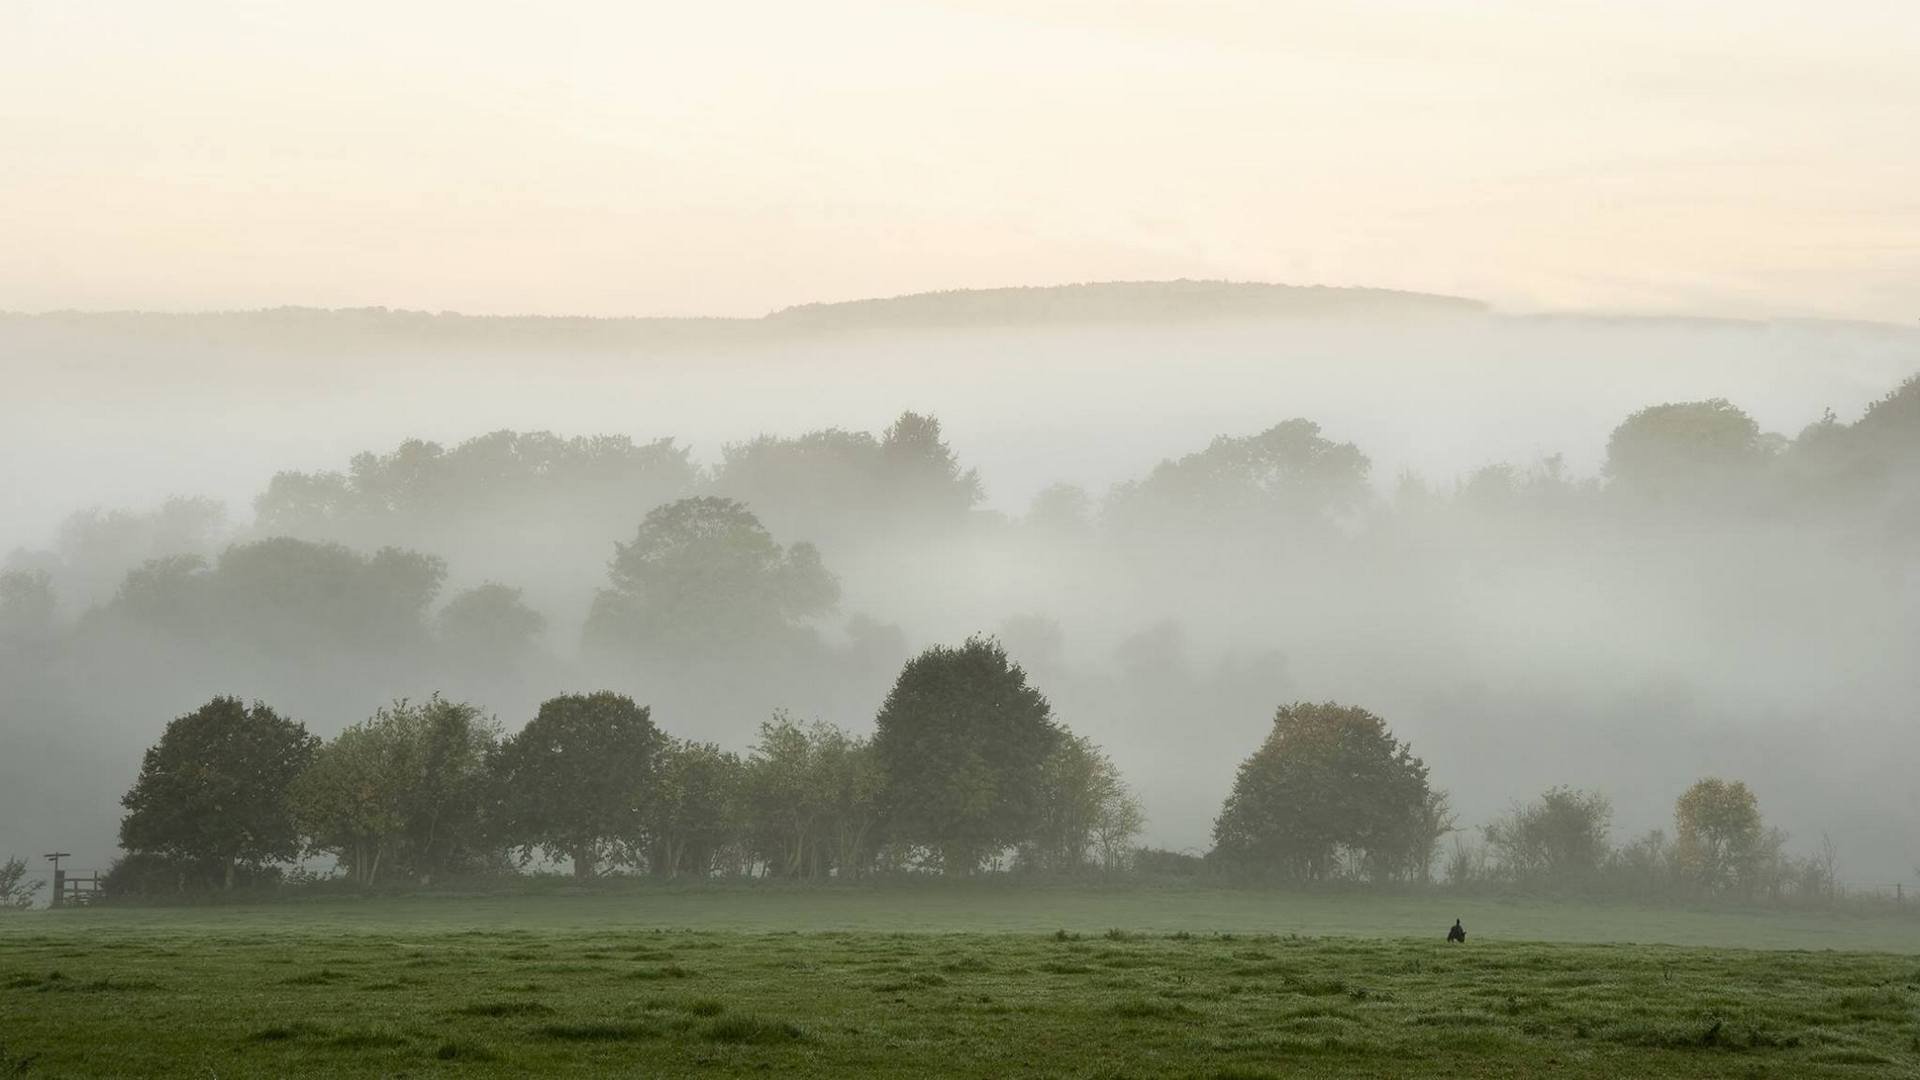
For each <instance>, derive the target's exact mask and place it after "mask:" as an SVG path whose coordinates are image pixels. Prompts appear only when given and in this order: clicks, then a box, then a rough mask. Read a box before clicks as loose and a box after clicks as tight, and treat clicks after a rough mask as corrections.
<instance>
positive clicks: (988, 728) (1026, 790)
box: [873, 637, 1062, 874]
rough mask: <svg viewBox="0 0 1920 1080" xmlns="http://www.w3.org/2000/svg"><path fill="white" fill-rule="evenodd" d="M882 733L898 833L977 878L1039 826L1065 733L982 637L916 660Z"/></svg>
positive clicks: (889, 706) (889, 703) (882, 718)
mask: <svg viewBox="0 0 1920 1080" xmlns="http://www.w3.org/2000/svg"><path fill="white" fill-rule="evenodd" d="M876 729H877V730H876V731H875V734H874V738H873V749H874V753H875V755H876V756H877V757H878V759H879V761H880V764H881V767H882V769H883V770H884V772H885V775H886V778H887V786H886V789H885V794H884V796H883V805H884V806H885V808H886V811H887V820H888V828H889V830H890V835H891V836H892V837H893V838H894V839H898V840H903V841H905V842H907V843H913V844H923V845H925V846H927V847H929V848H932V849H933V850H935V851H937V852H938V853H939V855H940V862H941V866H942V869H943V870H944V871H945V872H946V873H949V874H970V873H972V872H973V871H974V870H976V869H977V868H978V867H979V865H980V861H981V860H982V859H983V858H985V857H986V856H988V855H991V854H993V853H994V852H997V851H1000V850H1002V849H1004V848H1006V847H1008V846H1009V845H1012V844H1016V843H1019V842H1020V841H1022V840H1025V839H1027V838H1028V837H1030V836H1031V835H1032V833H1033V830H1034V829H1035V827H1036V826H1037V825H1038V824H1039V822H1040V818H1041V813H1042V804H1043V794H1044V788H1045V762H1046V760H1047V757H1048V755H1049V754H1051V753H1052V752H1053V750H1054V747H1055V746H1057V745H1058V744H1059V742H1060V739H1061V738H1062V732H1061V729H1060V727H1059V725H1057V724H1055V723H1054V720H1053V709H1052V707H1051V706H1050V705H1048V703H1047V699H1046V697H1045V696H1044V695H1042V694H1041V693H1040V691H1038V690H1036V689H1034V688H1033V687H1031V686H1028V685H1027V674H1026V672H1025V671H1023V670H1021V668H1020V665H1018V664H1016V663H1013V662H1012V661H1011V660H1009V659H1008V658H1007V653H1006V650H1005V649H1003V648H1001V646H1000V643H999V642H997V641H994V640H993V639H991V638H982V637H972V638H968V639H967V642H966V644H964V645H962V646H960V647H959V648H957V649H955V648H948V647H945V646H936V647H934V648H931V649H928V650H927V651H926V652H923V653H921V654H920V655H919V656H917V657H914V658H913V659H912V660H909V661H907V665H906V667H905V668H903V669H901V672H900V677H899V679H898V680H897V681H896V682H895V683H894V684H893V690H892V691H891V692H889V693H888V694H887V699H886V701H885V703H884V704H882V705H881V707H880V715H879V717H878V718H877V720H876Z"/></svg>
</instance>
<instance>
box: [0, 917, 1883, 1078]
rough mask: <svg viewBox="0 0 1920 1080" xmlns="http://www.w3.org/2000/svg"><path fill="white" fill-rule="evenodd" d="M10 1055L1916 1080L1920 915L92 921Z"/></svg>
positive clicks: (247, 1063) (484, 1067)
mask: <svg viewBox="0 0 1920 1080" xmlns="http://www.w3.org/2000/svg"><path fill="white" fill-rule="evenodd" d="M1455 916H1458V917H1460V918H1462V919H1463V920H1464V922H1465V924H1466V926H1467V928H1468V931H1469V933H1470V934H1471V938H1470V940H1469V942H1468V943H1467V945H1465V946H1448V945H1446V944H1445V943H1444V942H1442V941H1441V935H1442V934H1443V933H1444V931H1445V928H1446V927H1447V925H1448V924H1450V923H1451V921H1452V919H1453V918H1454V917H1455ZM0 1044H3V1046H0V1055H4V1056H0V1076H5V1075H13V1074H14V1073H13V1072H10V1071H9V1070H17V1071H18V1074H20V1075H27V1076H37V1075H45V1076H128V1077H133V1076H195V1077H237V1076H430V1075H450V1076H452V1075H464V1076H475V1077H481V1076H520V1075H525V1074H528V1073H540V1072H548V1073H563V1072H564V1073H569V1074H574V1075H645V1076H678V1075H693V1074H706V1075H749V1074H762V1073H771V1074H777V1075H788V1076H821V1077H828V1076H832V1077H842V1076H910V1075H930V1074H938V1075H948V1076H968V1077H1000V1076H1021V1075H1024V1076H1080V1077H1125V1076H1132V1077H1158V1076H1175V1077H1209V1078H1230V1077H1267V1076H1273V1077H1279V1076H1488V1077H1495V1076H1537V1075H1554V1076H1569V1077H1581V1076H1618V1077H1629V1076H1648V1075H1671V1076H1716V1077H1717V1076H1725V1077H1783V1078H1784V1077H1803V1076H1850V1077H1886V1076H1920V922H1916V921H1915V920H1914V919H1912V918H1907V919H1899V918H1894V917H1880V918H1868V917H1858V916H1856V917H1843V916H1815V915H1806V916H1797V915H1781V914H1762V913H1753V914H1709V913H1704V912H1688V911H1671V910H1650V909H1640V908H1632V907H1608V906H1596V905H1574V904H1539V903H1533V904H1520V903H1513V904H1502V903H1496V902H1487V901H1481V902H1473V903H1467V902H1462V901H1454V900H1444V901H1432V900H1422V899H1389V898H1378V897H1355V896H1317V897H1303V896H1294V895H1286V894H1276V893H1267V892H1259V891H1240V890H1209V889H1150V890H1136V891H1120V890H1100V889H1068V888H1060V889H1016V888H1009V887H986V886H982V887H977V888H975V887H945V888H935V887H926V888H884V887H883V888H873V889H808V890H797V889H781V888H659V887H650V888H618V887H615V888H601V889H590V890H582V891H579V892H577V893H575V892H573V891H571V890H558V889H557V890H555V891H554V892H552V893H544V892H539V891H535V892H530V893H527V894H522V895H516V896H490V897H464V898H462V897H438V898H427V897H411V898H390V899H369V900H353V899H329V900H315V901H309V902H291V903H280V904H273V905H263V906H233V907H195V908H139V909H96V910H70V911H62V912H55V913H33V914H24V915H20V916H17V917H9V918H6V919H0Z"/></svg>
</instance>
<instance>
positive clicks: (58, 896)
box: [41, 851, 72, 908]
mask: <svg viewBox="0 0 1920 1080" xmlns="http://www.w3.org/2000/svg"><path fill="white" fill-rule="evenodd" d="M41 857H42V858H44V859H46V860H47V861H48V862H50V863H52V864H53V897H52V899H50V900H48V901H47V906H48V907H50V908H57V907H59V906H60V905H61V904H62V903H63V902H65V900H66V897H65V893H66V891H67V872H66V871H65V870H62V869H60V860H61V859H66V858H71V857H72V852H67V851H49V852H47V853H46V854H45V855H43V856H41Z"/></svg>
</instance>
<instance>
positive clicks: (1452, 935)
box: [1447, 919, 1467, 942]
mask: <svg viewBox="0 0 1920 1080" xmlns="http://www.w3.org/2000/svg"><path fill="white" fill-rule="evenodd" d="M1447 940H1448V941H1459V942H1465V941H1466V940H1467V931H1466V928H1465V927H1462V926H1461V925H1460V920H1459V919H1455V920H1453V929H1451V930H1449V931H1447Z"/></svg>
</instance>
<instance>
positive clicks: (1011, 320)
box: [0, 281, 1487, 349]
mask: <svg viewBox="0 0 1920 1080" xmlns="http://www.w3.org/2000/svg"><path fill="white" fill-rule="evenodd" d="M1486 310H1487V306H1486V305H1485V304H1483V303H1481V302H1480V301H1477V300H1466V299H1461V298H1459V297H1452V296H1433V295H1428V294H1424V293H1411V292H1396V291H1393V290H1390V289H1361V288H1329V287H1326V286H1321V285H1312V286H1300V285H1266V284H1257V283H1246V282H1230V281H1128V282H1106V283H1100V284H1089V285H1056V286H1038V287H1022V288H1009V289H955V290H951V291H947V292H931V293H918V294H915V295H910V296H897V297H887V298H881V299H872V300H852V301H847V302H844V303H821V304H802V305H799V306H797V307H790V308H784V309H782V310H780V311H776V312H773V313H772V314H770V315H766V316H764V317H761V318H758V319H739V318H588V317H573V316H537V315H462V314H459V313H457V312H429V311H408V310H404V309H393V308H380V307H375V308H340V309H328V308H308V307H281V308H265V309H259V310H253V311H221V312H195V313H186V314H170V313H157V312H137V311H104V312H82V311H59V312H48V313H45V314H38V315H26V314H15V313H8V312H0V330H9V329H11V330H12V331H14V332H16V333H17V332H22V331H25V332H28V333H29V334H31V333H32V332H33V331H40V332H50V333H53V334H56V335H61V336H66V335H73V334H79V335H82V336H95V335H98V336H101V337H108V338H125V337H129V336H132V337H137V338H140V339H143V340H147V341H151V342H155V343H163V342H167V341H176V342H182V343H190V344H217V343H228V344H243V343H244V344H258V343H264V342H268V341H274V342H283V343H286V344H307V345H312V346H323V347H324V346H330V345H341V344H347V343H353V344H386V345H399V346H419V345H426V346H432V345H449V346H459V347H468V346H475V345H479V346H491V347H498V348H508V349H513V348H521V347H526V346H572V347H580V348H588V349H606V348H612V349H623V348H655V347H673V346H689V345H694V346H697V345H726V344H734V343H746V342H764V341H769V340H774V339H778V338H783V337H789V336H793V335H795V334H817V333H841V332H855V331H860V330H868V329H876V330H879V329H914V328H958V327H979V328H984V327H990V326H1023V327H1032V326H1044V325H1049V324H1057V325H1089V324H1100V323H1135V324H1137V323H1146V322H1204V321H1209V320H1226V319H1292V318H1303V317H1363V318H1368V319H1379V318H1395V317H1409V316H1435V315H1473V314H1480V313H1484V312H1485V311H1486Z"/></svg>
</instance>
